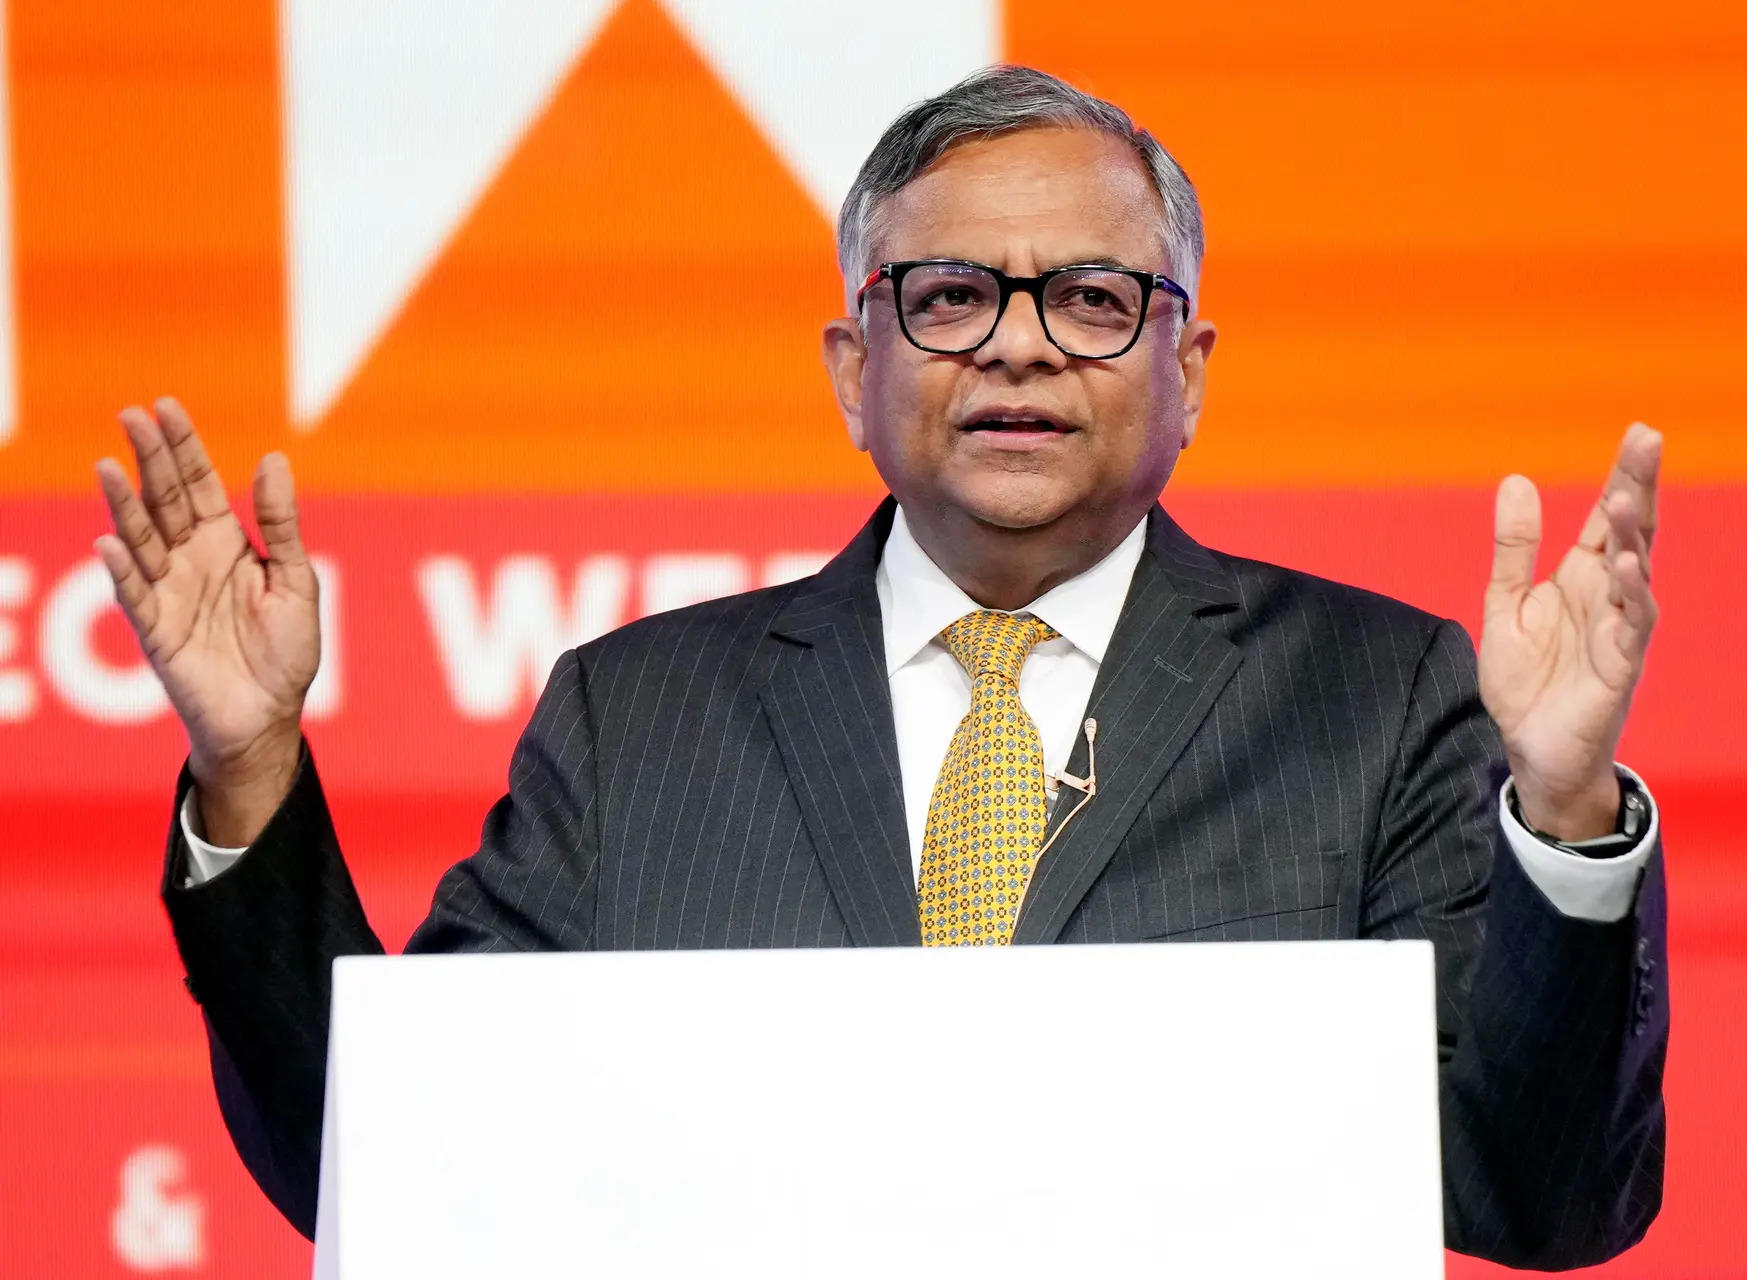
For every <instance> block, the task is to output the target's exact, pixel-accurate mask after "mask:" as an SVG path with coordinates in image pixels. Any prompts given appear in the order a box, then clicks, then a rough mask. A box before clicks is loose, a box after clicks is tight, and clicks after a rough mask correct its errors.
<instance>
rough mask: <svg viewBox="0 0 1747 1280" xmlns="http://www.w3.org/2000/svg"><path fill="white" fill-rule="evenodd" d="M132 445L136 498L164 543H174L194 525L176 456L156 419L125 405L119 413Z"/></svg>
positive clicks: (174, 544) (141, 410)
mask: <svg viewBox="0 0 1747 1280" xmlns="http://www.w3.org/2000/svg"><path fill="white" fill-rule="evenodd" d="M119 417H120V419H121V426H122V429H123V430H124V431H126V432H127V441H128V443H129V444H130V445H132V446H133V456H134V461H135V462H137V463H138V464H139V473H140V498H141V499H142V500H143V501H144V503H145V508H146V513H147V514H148V515H149V516H151V518H152V523H153V524H155V525H157V526H158V532H159V533H161V534H163V536H164V543H165V545H166V546H169V547H177V546H180V545H181V544H182V541H183V540H184V539H185V538H187V536H188V534H189V532H190V531H191V530H192V529H193V528H194V511H193V509H192V508H191V507H190V506H189V505H188V495H187V494H186V493H184V492H183V491H182V477H181V476H180V475H179V474H178V473H177V471H176V459H175V458H174V457H173V456H171V453H170V446H169V445H168V444H167V443H166V442H165V440H164V433H163V432H162V431H161V430H160V429H159V428H158V423H157V420H156V419H155V418H153V417H152V415H151V414H149V413H147V412H146V411H145V410H144V409H140V408H137V407H129V408H126V409H123V410H122V411H121V413H120V415H119Z"/></svg>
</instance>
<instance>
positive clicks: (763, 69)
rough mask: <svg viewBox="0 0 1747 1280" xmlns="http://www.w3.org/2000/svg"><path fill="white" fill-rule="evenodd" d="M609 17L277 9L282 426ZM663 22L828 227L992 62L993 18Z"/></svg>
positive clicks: (469, 202) (381, 316)
mask: <svg viewBox="0 0 1747 1280" xmlns="http://www.w3.org/2000/svg"><path fill="white" fill-rule="evenodd" d="M614 7H615V3H614V0H494V2H493V3H490V4H481V3H479V0H368V3H362V4H361V3H358V0H282V8H281V26H282V39H281V50H282V53H281V57H282V59H283V63H284V67H283V83H284V85H285V90H284V92H285V119H286V160H285V164H286V173H287V183H286V185H287V190H288V192H289V202H290V209H289V218H288V224H289V252H288V253H287V270H288V272H289V274H290V279H289V280H288V282H287V290H288V297H289V306H290V315H289V318H288V321H289V329H290V334H289V345H290V365H291V379H290V382H291V387H290V396H291V405H290V411H291V418H292V421H293V422H294V423H296V424H297V425H298V426H300V427H302V428H304V429H309V428H313V427H314V426H316V425H317V424H318V423H319V422H320V420H321V417H322V415H323V414H324V413H325V412H326V411H327V410H328V408H329V407H330V406H331V405H332V404H333V402H334V400H335V398H336V397H338V396H339V394H340V392H341V391H343V390H344V389H345V386H346V383H347V382H348V381H349V380H350V379H351V377H352V375H353V373H354V372H355V371H356V370H357V368H358V366H359V365H360V363H362V361H363V360H364V358H365V357H366V356H367V355H368V354H369V352H370V350H371V348H372V347H373V346H374V345H375V343H376V341H377V340H378V338H379V337H380V336H381V334H382V332H383V331H384V329H386V328H387V326H388V325H389V324H390V323H391V322H392V321H393V319H394V317H395V315H396V314H397V313H398V312H399V310H400V308H401V306H402V305H403V304H404V302H405V301H406V298H407V296H408V295H409V294H410V293H411V292H412V290H413V289H414V288H416V287H417V285H418V282H419V281H420V280H421V279H422V278H423V277H424V275H425V273H426V272H427V271H428V270H429V269H430V267H431V265H432V264H433V263H434V262H435V261H436V259H437V258H438V257H439V256H440V255H441V253H442V251H443V247H444V246H445V244H447V242H448V240H449V238H450V237H451V236H452V235H453V233H454V231H455V229H456V227H457V226H458V225H459V224H460V223H461V222H462V221H463V220H464V219H465V218H466V217H467V215H468V213H469V212H470V211H471V210H472V209H473V207H474V205H475V204H476V203H477V202H478V200H479V198H480V196H481V195H482V194H483V193H484V191H485V190H486V189H487V188H488V187H489V186H490V184H491V182H492V180H493V178H494V177H495V176H496V175H497V173H498V171H499V170H500V169H501V167H502V166H503V164H504V162H505V161H506V160H507V159H508V157H509V156H510V155H511V154H512V153H513V151H514V149H515V147H516V144H517V143H518V141H519V140H520V139H521V136H522V134H523V133H524V132H526V130H527V128H528V127H529V125H530V124H532V122H533V121H534V120H535V119H536V118H538V116H539V114H540V113H541V112H542V111H543V110H544V108H545V107H546V105H547V103H548V102H549V101H550V99H551V96H552V94H553V92H554V91H555V90H556V88H557V86H558V85H559V83H560V82H561V81H562V79H563V77H564V76H565V74H566V73H567V72H568V71H569V69H570V67H571V66H572V65H573V64H574V63H575V61H576V59H577V58H579V57H581V56H582V54H583V53H584V52H586V50H587V49H588V47H589V45H590V44H591V43H592V42H593V40H594V38H595V36H596V34H597V33H598V32H599V31H600V28H601V26H602V24H603V23H604V22H605V20H606V19H607V17H608V16H609V15H610V13H611V11H612V10H613V8H614ZM664 7H665V8H666V10H667V12H668V13H669V14H670V15H671V16H672V17H673V19H674V20H675V23H676V25H678V26H679V27H680V28H681V29H682V30H684V31H685V32H686V33H687V35H688V37H689V38H690V40H691V41H692V42H693V44H694V46H695V47H696V48H697V50H698V52H699V53H700V55H701V56H702V57H703V58H704V59H705V60H707V61H708V62H709V63H710V64H711V65H712V66H713V67H714V68H715V69H716V70H717V72H718V74H719V75H720V76H721V77H722V80H723V82H724V83H725V84H726V85H727V86H728V87H729V89H730V91H731V92H732V93H733V94H734V96H735V98H736V99H737V100H738V101H739V102H740V103H741V105H742V107H743V108H744V109H745V111H746V112H747V114H748V116H749V117H751V119H752V120H753V121H754V122H755V123H756V124H757V125H758V126H759V128H760V129H761V130H762V131H763V132H764V133H765V135H766V136H767V137H768V138H769V140H770V142H771V145H772V148H773V150H774V151H775V152H776V153H777V154H778V155H779V156H780V157H781V158H782V159H783V161H784V163H785V164H787V165H788V167H789V169H790V171H791V172H792V173H793V174H794V175H795V177H796V179H797V180H798V181H799V182H800V183H801V185H802V187H803V188H804V189H805V190H806V191H808V192H809V193H810V194H811V195H812V197H813V199H814V200H816V201H817V202H818V204H819V207H820V209H821V210H822V211H824V212H825V214H826V216H827V217H832V216H834V215H835V213H836V208H837V204H838V202H839V201H840V200H841V199H842V197H843V193H844V192H845V191H846V190H847V189H848V187H849V183H850V181H851V180H852V179H853V178H854V175H855V170H856V168H857V166H858V165H859V164H860V163H861V160H862V157H863V156H864V155H865V154H866V152H867V150H868V148H869V147H871V146H872V145H873V142H874V140H875V138H877V137H878V135H879V132H880V130H881V129H882V128H884V127H885V125H886V123H887V122H888V121H889V120H890V119H891V118H892V116H894V115H895V114H897V112H898V111H900V110H901V109H902V108H903V107H905V106H906V105H908V104H909V103H911V102H913V101H915V100H916V99H918V98H921V97H925V96H927V95H928V94H930V93H934V92H937V91H938V90H940V89H942V88H944V87H945V86H946V85H948V84H950V83H951V82H952V81H954V80H956V79H957V78H958V77H960V76H962V75H964V74H965V73H966V72H968V71H970V70H972V69H973V68H975V67H978V66H981V65H983V64H984V63H986V62H989V61H990V60H992V59H993V58H994V57H995V56H996V55H997V52H998V50H999V46H1000V28H999V9H1000V5H999V0H932V2H931V3H930V2H928V0H884V2H883V3H882V4H881V5H879V6H878V7H877V9H875V8H872V7H868V6H863V5H848V4H830V3H821V2H819V0H664ZM676 160H678V161H679V162H683V157H676ZM3 430H4V428H0V434H3Z"/></svg>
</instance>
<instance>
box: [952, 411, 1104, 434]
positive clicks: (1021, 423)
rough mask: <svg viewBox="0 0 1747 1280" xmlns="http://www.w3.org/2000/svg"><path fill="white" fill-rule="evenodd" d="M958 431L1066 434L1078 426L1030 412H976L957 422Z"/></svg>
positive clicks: (1076, 429) (1075, 429)
mask: <svg viewBox="0 0 1747 1280" xmlns="http://www.w3.org/2000/svg"><path fill="white" fill-rule="evenodd" d="M959 430H960V431H991V432H998V433H1001V434H1012V435H1035V434H1040V433H1042V434H1052V435H1067V434H1070V433H1071V432H1074V431H1078V430H1079V428H1078V427H1075V426H1070V425H1069V424H1068V423H1065V422H1061V421H1058V420H1057V419H1055V418H1047V417H1041V416H1036V415H1031V414H1006V413H998V414H976V415H974V416H973V417H971V418H969V419H968V420H966V421H965V422H963V423H960V424H959Z"/></svg>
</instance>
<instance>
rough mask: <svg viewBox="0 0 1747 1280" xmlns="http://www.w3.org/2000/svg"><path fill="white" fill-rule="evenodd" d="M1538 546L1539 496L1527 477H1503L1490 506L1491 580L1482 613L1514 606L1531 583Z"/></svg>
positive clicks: (1539, 541) (1539, 545)
mask: <svg viewBox="0 0 1747 1280" xmlns="http://www.w3.org/2000/svg"><path fill="white" fill-rule="evenodd" d="M1540 549H1541V495H1540V494H1539V493H1538V492H1537V491H1536V489H1535V486H1534V483H1533V482H1532V481H1531V480H1529V478H1528V477H1527V476H1506V477H1505V478H1504V480H1503V482H1502V483H1501V484H1500V485H1499V486H1498V498H1497V501H1496V502H1495V504H1494V506H1493V521H1492V579H1491V581H1490V582H1489V583H1488V584H1487V587H1486V612H1487V613H1488V614H1489V615H1490V614H1492V613H1495V612H1497V611H1498V610H1500V609H1505V608H1509V609H1513V610H1514V609H1515V608H1516V607H1517V605H1518V604H1519V603H1520V602H1521V600H1522V598H1523V596H1524V595H1526V594H1528V591H1529V589H1530V588H1532V587H1533V586H1534V585H1535V557H1536V556H1537V555H1538V554H1539V552H1540Z"/></svg>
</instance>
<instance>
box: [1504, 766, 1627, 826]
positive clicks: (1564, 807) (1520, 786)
mask: <svg viewBox="0 0 1747 1280" xmlns="http://www.w3.org/2000/svg"><path fill="white" fill-rule="evenodd" d="M1513 791H1514V795H1515V800H1516V805H1517V813H1518V816H1519V817H1521V819H1522V821H1523V824H1524V825H1525V826H1527V827H1528V828H1529V829H1530V830H1531V831H1533V832H1535V833H1536V834H1538V835H1542V836H1546V837H1550V838H1551V839H1553V840H1557V841H1560V842H1562V843H1566V844H1573V843H1577V842H1579V841H1583V840H1596V839H1600V838H1601V837H1603V836H1611V835H1614V834H1615V833H1616V832H1617V831H1618V830H1619V820H1620V803H1621V799H1622V792H1621V789H1620V778H1619V775H1618V774H1617V773H1616V772H1615V771H1614V769H1613V767H1612V766H1611V765H1610V766H1609V767H1608V771H1607V773H1606V775H1605V776H1604V777H1602V778H1598V779H1597V780H1596V781H1595V782H1593V783H1591V784H1590V785H1588V786H1586V787H1583V788H1580V789H1578V790H1576V791H1572V792H1564V793H1554V792H1551V791H1549V790H1547V789H1545V788H1542V787H1539V786H1537V785H1535V784H1534V783H1533V782H1532V781H1530V782H1525V780H1524V779H1523V778H1522V777H1521V775H1513Z"/></svg>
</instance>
